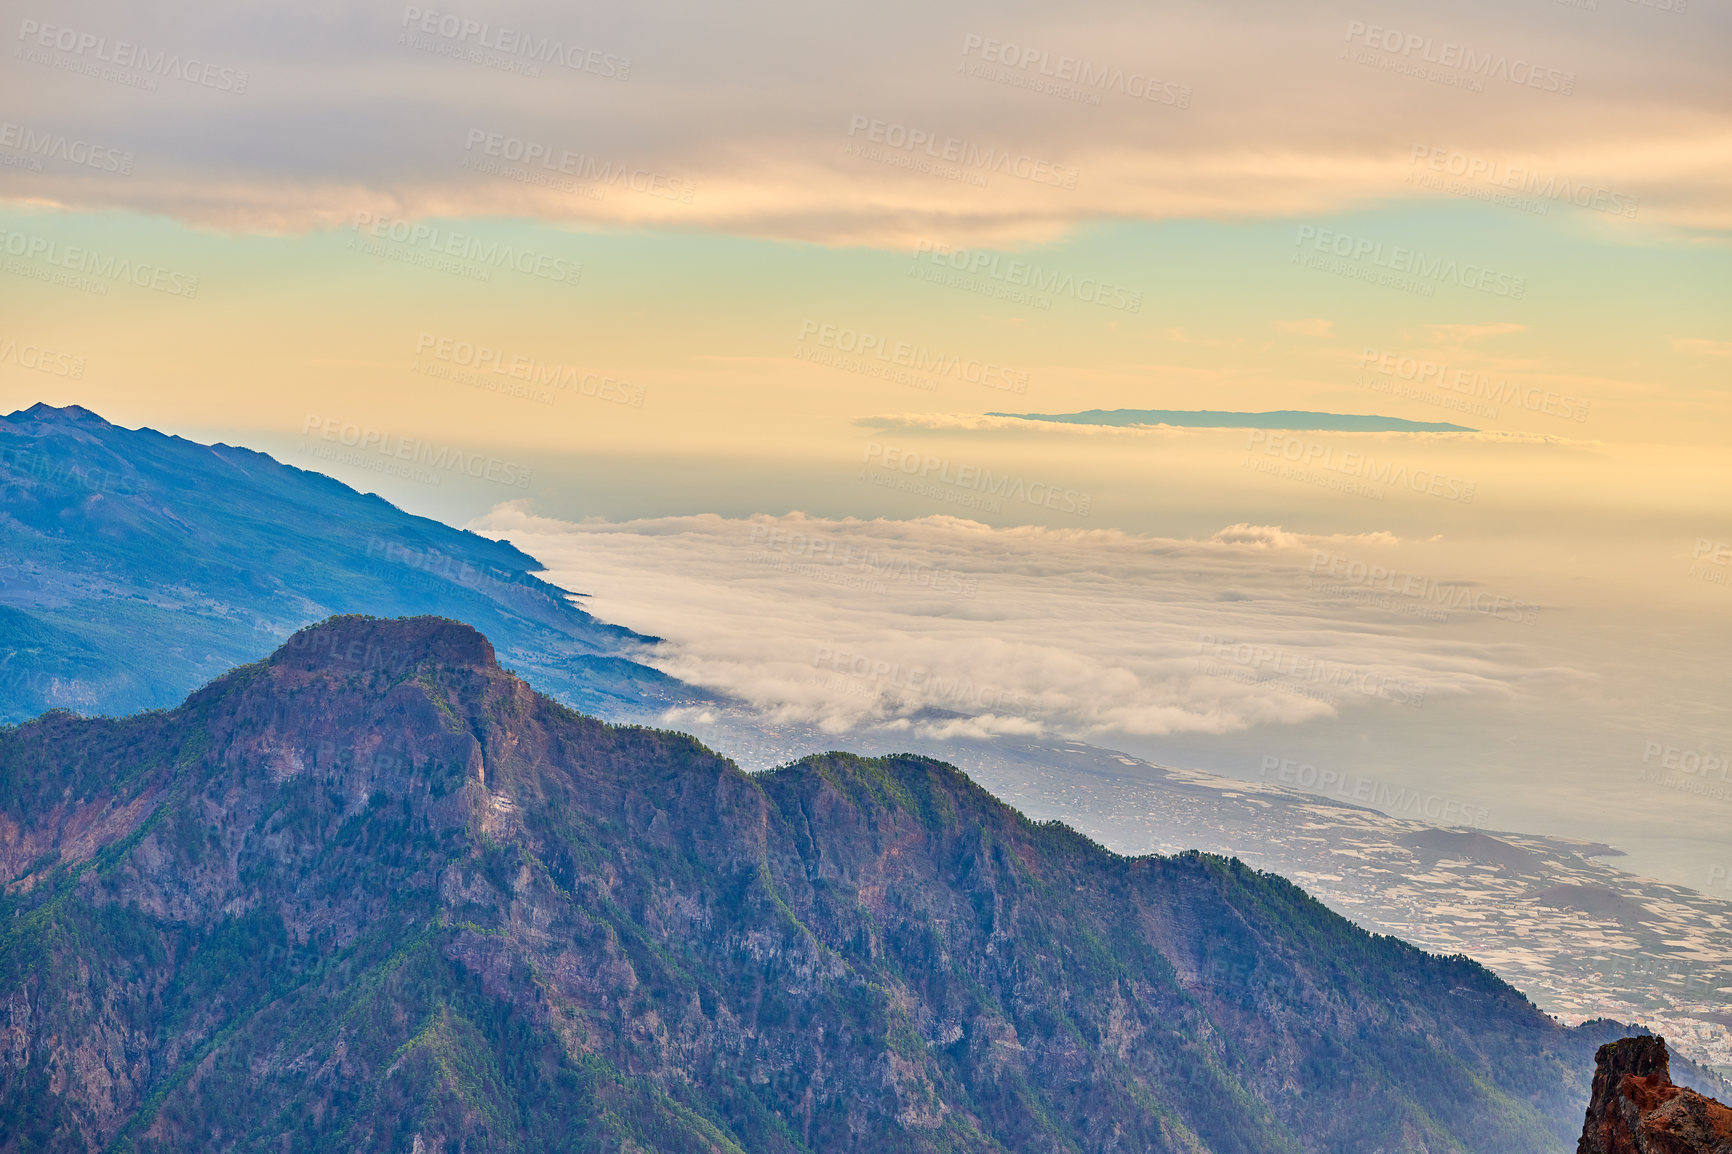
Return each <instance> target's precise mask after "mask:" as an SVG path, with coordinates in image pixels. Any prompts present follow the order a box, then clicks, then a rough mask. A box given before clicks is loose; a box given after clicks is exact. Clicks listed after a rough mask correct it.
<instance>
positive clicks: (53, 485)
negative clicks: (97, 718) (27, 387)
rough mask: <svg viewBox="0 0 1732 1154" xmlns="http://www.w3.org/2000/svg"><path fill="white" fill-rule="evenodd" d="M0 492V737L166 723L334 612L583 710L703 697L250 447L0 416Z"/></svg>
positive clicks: (45, 412)
mask: <svg viewBox="0 0 1732 1154" xmlns="http://www.w3.org/2000/svg"><path fill="white" fill-rule="evenodd" d="M0 493H4V495H5V500H4V502H3V503H0V528H4V529H5V530H6V532H4V533H0V722H4V721H17V720H21V719H23V718H25V717H28V716H31V715H33V714H35V713H39V712H41V711H42V710H44V709H48V708H54V707H62V708H74V709H78V710H80V711H81V712H93V713H108V714H125V713H130V712H133V711H135V710H138V709H148V708H166V707H170V706H173V705H175V704H177V703H178V702H179V701H180V700H181V699H182V698H183V697H185V696H186V694H187V693H189V692H191V691H192V690H194V689H196V688H197V687H198V686H200V685H202V684H204V683H205V682H206V681H208V680H210V679H211V678H212V677H215V676H216V675H218V674H219V673H221V672H222V671H223V670H225V669H227V668H229V667H230V666H232V665H236V664H240V663H243V662H245V661H249V660H252V659H254V658H257V657H262V656H264V655H265V654H266V653H268V652H270V651H271V650H272V649H274V648H275V647H276V645H277V644H278V643H280V642H281V641H282V640H283V638H284V637H286V636H288V635H289V634H290V633H292V632H294V630H295V629H296V628H299V627H300V626H302V625H305V624H310V623H311V622H314V621H317V620H321V619H323V618H325V617H328V616H331V615H333V614H338V613H344V612H365V613H382V614H384V615H387V616H404V615H415V614H423V613H435V614H440V615H444V616H449V617H453V618H456V619H459V620H464V621H468V622H469V623H470V624H473V625H476V626H478V627H480V628H481V629H482V630H483V631H485V632H486V633H488V635H489V636H492V637H494V638H496V639H498V640H499V642H500V645H501V647H502V650H503V652H504V653H505V654H506V656H507V658H508V660H509V661H511V663H512V664H513V665H514V666H515V667H517V668H521V669H523V670H524V671H525V672H528V673H530V674H532V675H533V676H534V677H535V678H536V679H537V682H538V683H539V684H541V685H542V686H543V687H544V688H545V689H547V690H548V691H549V692H553V693H555V694H557V695H560V696H563V697H565V698H566V699H567V700H569V701H572V702H574V703H576V704H579V705H582V706H583V707H585V708H587V709H590V710H595V711H601V712H608V713H615V714H618V713H626V712H633V711H636V712H648V711H650V710H652V709H655V708H660V707H665V706H666V705H668V704H674V703H680V702H696V701H708V700H710V699H711V695H709V694H707V693H705V692H703V691H701V690H697V689H694V688H693V687H690V686H685V685H683V684H681V683H680V682H678V681H676V680H674V679H673V678H670V677H667V676H666V675H664V674H662V673H660V672H658V671H656V670H655V669H653V668H651V667H649V666H647V665H645V664H643V663H642V661H640V660H639V658H641V657H642V656H643V655H644V654H645V652H646V650H647V647H649V646H650V645H652V644H653V643H654V641H655V639H654V638H650V637H646V636H643V635H640V634H637V633H635V632H633V631H632V630H629V629H625V628H623V627H621V626H615V625H609V624H607V623H604V622H601V621H598V620H597V619H596V618H594V617H592V616H591V615H590V614H588V613H587V612H585V611H584V610H583V609H582V608H581V607H580V606H579V605H578V604H577V599H576V598H575V597H574V596H573V595H572V594H569V593H567V592H566V591H565V590H563V589H560V588H558V587H557V586H554V585H552V584H550V583H548V582H547V581H545V580H543V579H542V578H541V577H539V576H537V573H538V572H539V571H540V570H541V569H542V566H541V564H540V562H538V561H536V560H535V559H534V558H532V557H530V556H529V555H527V554H525V553H523V552H522V551H521V550H519V549H517V548H516V547H515V546H512V545H510V544H509V543H507V542H504V541H494V540H490V539H488V538H485V537H481V536H479V535H477V534H475V533H472V532H468V531H466V530H459V529H454V528H451V527H450V526H447V525H444V524H441V523H440V522H438V521H434V520H431V519H429V518H425V517H418V516H414V515H412V514H409V513H406V512H404V511H403V510H401V509H398V508H397V507H396V506H394V505H392V504H391V503H390V502H388V501H386V500H385V499H384V498H382V497H380V496H378V495H377V494H371V493H359V492H357V491H356V490H354V489H351V488H349V487H348V486H346V485H344V484H342V483H341V482H340V481H337V480H336V479H334V478H332V477H328V476H326V475H324V474H322V473H316V472H311V471H308V470H305V469H301V468H299V467H297V466H295V465H292V464H286V463H283V462H279V461H277V460H275V459H274V458H272V457H270V456H269V455H268V454H265V453H260V452H257V451H255V450H252V449H247V448H244V447H236V446H230V445H225V444H218V445H203V444H200V443H198V442H195V441H189V440H186V439H184V438H181V437H176V436H171V435H167V434H163V433H159V432H156V431H155V430H152V429H148V428H145V429H136V430H129V429H123V428H121V427H119V426H116V425H113V424H111V423H109V422H108V421H106V420H104V419H103V418H102V417H100V416H98V415H97V414H95V413H93V412H91V411H90V410H88V409H85V408H82V407H79V406H69V407H67V408H64V409H57V408H54V407H52V406H49V405H45V404H37V405H33V406H31V407H30V408H28V409H24V410H21V411H19V412H15V413H12V414H9V415H7V416H5V417H0Z"/></svg>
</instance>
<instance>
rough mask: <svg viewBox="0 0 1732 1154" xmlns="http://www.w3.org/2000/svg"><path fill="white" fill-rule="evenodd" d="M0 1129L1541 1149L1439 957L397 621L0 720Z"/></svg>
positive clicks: (962, 787)
mask: <svg viewBox="0 0 1732 1154" xmlns="http://www.w3.org/2000/svg"><path fill="white" fill-rule="evenodd" d="M0 880H4V883H5V892H4V896H3V897H0V1026H3V1027H4V1030H3V1033H0V1039H3V1041H0V1150H3V1151H24V1150H90V1151H95V1150H102V1149H109V1150H139V1151H146V1150H149V1151H169V1150H175V1151H182V1150H231V1149H233V1150H239V1149H264V1148H269V1149H271V1150H274V1151H285V1152H286V1151H300V1150H309V1151H310V1150H326V1149H333V1150H335V1149H340V1150H369V1151H386V1150H393V1151H394V1150H402V1151H410V1152H416V1154H434V1152H437V1151H448V1152H452V1154H455V1152H456V1151H460V1150H461V1151H483V1150H547V1149H562V1150H566V1149H569V1150H595V1151H670V1152H672V1151H681V1152H684V1151H694V1150H698V1151H745V1150H750V1151H777V1152H781V1151H786V1152H799V1151H819V1150H822V1151H862V1152H864V1151H873V1152H876V1151H932V1152H937V1151H1006V1150H1017V1151H1042V1152H1046V1151H1089V1152H1102V1154H1105V1152H1108V1151H1118V1152H1126V1151H1139V1152H1142V1151H1174V1152H1178V1151H1186V1152H1199V1151H1216V1152H1221V1154H1227V1152H1235V1154H1238V1152H1247V1154H1248V1152H1254V1151H1318V1152H1325V1151H1327V1152H1331V1154H1333V1152H1339V1151H1367V1152H1370V1151H1379V1150H1382V1151H1390V1150H1404V1151H1408V1150H1423V1151H1486V1152H1492V1151H1496V1152H1506V1151H1507V1152H1513V1151H1564V1150H1567V1149H1568V1143H1569V1142H1570V1141H1572V1140H1573V1139H1574V1138H1575V1135H1576V1133H1577V1130H1578V1127H1579V1126H1580V1118H1581V1115H1580V1112H1579V1111H1580V1103H1581V1102H1582V1101H1583V1099H1584V1098H1585V1097H1586V1095H1587V1092H1588V1074H1589V1071H1590V1069H1591V1064H1590V1055H1591V1053H1592V1050H1593V1048H1594V1047H1595V1046H1596V1045H1598V1044H1599V1043H1600V1042H1602V1041H1604V1040H1606V1039H1607V1038H1609V1037H1617V1036H1619V1034H1620V1033H1621V1032H1622V1028H1621V1027H1617V1026H1615V1025H1612V1024H1604V1023H1603V1024H1598V1025H1595V1026H1590V1027H1584V1028H1580V1029H1575V1030H1567V1029H1564V1028H1561V1027H1560V1026H1559V1025H1558V1024H1557V1023H1555V1022H1553V1021H1552V1020H1551V1019H1549V1018H1547V1017H1545V1016H1544V1015H1542V1014H1540V1013H1539V1012H1537V1011H1536V1010H1535V1009H1534V1008H1533V1006H1532V1005H1530V1004H1529V1003H1528V1002H1527V1001H1526V1000H1525V999H1524V998H1523V997H1522V996H1521V995H1520V994H1518V993H1517V992H1516V991H1514V990H1512V989H1511V988H1510V987H1508V986H1507V985H1505V984H1504V983H1502V982H1500V981H1499V980H1497V979H1496V978H1495V977H1493V976H1492V975H1491V974H1490V973H1488V972H1487V971H1486V970H1484V969H1483V968H1481V967H1480V966H1478V965H1476V964H1475V963H1473V962H1470V961H1468V960H1466V959H1464V958H1443V957H1436V956H1432V955H1428V954H1425V953H1423V952H1421V951H1419V950H1416V949H1413V948H1412V947H1410V946H1407V945H1405V944H1404V943H1402V942H1399V941H1397V940H1395V939H1392V938H1387V937H1378V936H1374V935H1370V934H1367V933H1365V932H1363V931H1361V930H1359V929H1357V928H1356V927H1354V926H1352V925H1351V924H1349V923H1348V922H1346V921H1344V920H1342V919H1341V918H1339V917H1337V916H1335V915H1333V914H1331V913H1329V912H1328V911H1327V910H1325V909H1324V908H1323V907H1322V906H1320V905H1319V904H1318V903H1316V902H1315V901H1313V900H1311V899H1310V898H1308V897H1307V896H1306V895H1305V894H1304V893H1302V892H1301V891H1300V890H1298V889H1297V888H1296V887H1294V886H1292V885H1290V884H1288V883H1287V882H1285V881H1283V880H1281V879H1280V878H1277V877H1274V876H1272V875H1265V874H1259V873H1257V872H1255V871H1253V870H1250V869H1248V868H1246V867H1244V866H1242V865H1240V864H1239V863H1237V862H1234V861H1228V860H1223V859H1220V858H1214V857H1208V856H1204V855H1198V854H1189V855H1181V856H1177V857H1170V858H1160V857H1149V858H1138V859H1126V858H1122V857H1118V856H1115V855H1113V854H1111V853H1108V852H1106V851H1105V850H1103V849H1101V848H1100V847H1098V846H1096V845H1095V844H1093V843H1092V842H1089V841H1087V840H1086V839H1084V838H1083V837H1081V836H1080V835H1078V834H1076V833H1075V832H1073V831H1071V830H1070V829H1068V828H1066V827H1064V826H1061V825H1057V824H1036V823H1033V822H1030V821H1028V820H1027V819H1025V818H1023V817H1022V816H1020V815H1019V814H1017V813H1016V812H1015V811H1013V810H1011V809H1009V808H1008V807H1006V806H1004V805H1003V804H1001V803H999V802H998V801H996V800H995V799H993V798H992V797H991V796H990V795H988V794H986V793H985V792H984V791H983V790H981V789H980V788H978V787H977V786H975V785H974V784H973V783H972V782H970V781H969V780H968V779H967V778H966V777H964V776H963V775H962V774H961V773H959V772H958V771H956V770H954V769H952V768H950V767H949V766H946V765H943V764H941V763H939V762H935V761H931V760H927V759H923V758H917V757H891V758H882V759H876V760H863V759H860V758H856V757H851V756H847V755H839V754H838V755H829V756H824V757H817V758H811V759H807V760H805V761H802V762H799V763H797V764H795V765H791V766H788V767H786V768H784V769H781V770H777V771H774V772H771V773H767V774H762V775H758V776H748V775H746V774H744V773H741V772H740V771H739V770H738V769H736V768H735V767H734V766H733V765H732V764H731V763H729V762H727V761H725V760H724V759H722V758H719V757H717V756H715V755H714V754H712V753H711V752H709V751H708V750H706V749H704V748H703V747H702V746H700V745H699V744H698V743H696V742H695V741H693V740H691V739H690V738H687V737H683V736H681V735H678V734H672V733H666V732H659V731H653V730H647V729H641V728H622V727H614V726H609V725H606V724H603V723H601V722H599V721H596V720H593V719H591V718H588V717H584V716H582V715H580V714H577V713H574V712H572V711H571V710H569V709H567V708H565V707H563V706H561V705H559V704H557V703H555V702H552V701H550V700H548V699H547V698H544V697H541V696H539V695H538V694H536V693H535V692H534V691H532V690H531V689H530V687H529V686H528V685H526V684H525V683H524V682H522V681H520V680H518V679H517V678H516V677H514V676H512V675H511V674H509V673H506V672H503V671H502V670H500V668H499V667H498V665H497V664H496V663H495V661H494V657H493V651H492V648H491V646H489V644H488V643H487V641H486V640H485V639H483V638H482V637H481V635H479V634H477V633H476V632H474V631H473V630H471V629H469V628H467V627H465V626H461V625H458V624H455V623H452V622H448V621H443V620H438V619H430V618H420V619H412V620H399V621H383V620H375V619H367V618H339V619H334V620H332V621H329V622H326V623H324V624H322V625H319V626H316V627H313V628H311V629H308V630H305V631H303V632H301V633H299V634H297V635H295V637H294V638H293V639H291V641H290V642H289V643H288V644H286V645H285V646H284V647H283V648H282V649H280V650H278V651H277V652H276V653H275V654H274V655H273V656H272V657H271V658H270V659H269V660H267V661H263V662H259V663H257V664H254V665H249V666H243V667H241V668H239V669H236V670H234V671H233V672H232V673H230V674H228V675H226V676H224V677H222V678H220V679H219V680H217V681H215V682H213V683H212V684H210V685H208V686H206V687H205V688H203V689H201V690H199V691H198V692H196V693H194V694H193V695H192V696H191V697H190V698H188V699H187V701H186V702H185V703H184V704H183V705H181V706H180V707H179V708H177V709H175V710H173V711H169V712H159V713H147V714H141V715H138V716H135V717H131V718H127V719H124V720H111V719H102V718H96V719H81V718H76V717H73V716H70V715H66V714H48V715H46V716H44V717H41V718H39V719H36V720H34V721H31V722H28V723H26V724H24V725H21V726H17V727H13V728H10V729H0Z"/></svg>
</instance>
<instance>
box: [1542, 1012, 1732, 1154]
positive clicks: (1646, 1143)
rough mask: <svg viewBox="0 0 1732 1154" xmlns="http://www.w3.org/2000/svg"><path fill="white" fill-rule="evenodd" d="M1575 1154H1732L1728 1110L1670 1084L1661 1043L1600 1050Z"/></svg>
mask: <svg viewBox="0 0 1732 1154" xmlns="http://www.w3.org/2000/svg"><path fill="white" fill-rule="evenodd" d="M1595 1060H1596V1062H1597V1066H1596V1068H1595V1070H1594V1091H1593V1098H1592V1100H1591V1101H1590V1102H1589V1103H1588V1117H1587V1120H1586V1121H1585V1122H1584V1123H1583V1124H1582V1140H1581V1142H1580V1143H1578V1144H1577V1146H1576V1154H1732V1108H1728V1107H1726V1106H1723V1105H1721V1104H1720V1103H1719V1102H1716V1101H1715V1100H1714V1099H1712V1098H1704V1097H1703V1096H1702V1095H1700V1094H1698V1093H1696V1091H1694V1090H1691V1089H1688V1088H1686V1087H1683V1086H1674V1085H1672V1074H1671V1070H1670V1069H1669V1066H1668V1062H1667V1057H1666V1040H1665V1039H1664V1038H1659V1037H1644V1038H1625V1039H1623V1040H1622V1041H1618V1042H1608V1043H1606V1044H1605V1045H1604V1046H1601V1047H1600V1051H1599V1053H1598V1054H1597V1055H1596V1057H1595Z"/></svg>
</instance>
